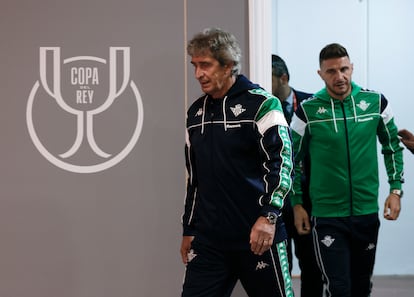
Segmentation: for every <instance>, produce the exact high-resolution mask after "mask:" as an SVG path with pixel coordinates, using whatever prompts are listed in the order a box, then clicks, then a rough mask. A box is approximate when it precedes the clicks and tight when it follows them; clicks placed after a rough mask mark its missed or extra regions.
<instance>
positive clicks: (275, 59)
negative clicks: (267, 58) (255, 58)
mask: <svg viewBox="0 0 414 297" xmlns="http://www.w3.org/2000/svg"><path fill="white" fill-rule="evenodd" d="M283 74H286V75H287V78H288V81H289V70H288V68H287V66H286V63H285V61H283V59H282V58H281V57H279V56H278V55H272V75H274V76H276V77H281V76H282V75H283Z"/></svg>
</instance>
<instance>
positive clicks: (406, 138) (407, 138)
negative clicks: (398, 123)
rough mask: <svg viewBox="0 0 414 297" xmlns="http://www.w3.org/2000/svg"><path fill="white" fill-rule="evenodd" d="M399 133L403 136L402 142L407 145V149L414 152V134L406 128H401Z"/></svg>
mask: <svg viewBox="0 0 414 297" xmlns="http://www.w3.org/2000/svg"><path fill="white" fill-rule="evenodd" d="M398 135H399V136H400V137H401V138H400V140H401V142H402V143H403V144H404V145H405V147H406V148H407V149H409V150H410V152H412V153H413V154H414V135H413V133H411V132H410V131H408V130H406V129H401V130H400V131H398Z"/></svg>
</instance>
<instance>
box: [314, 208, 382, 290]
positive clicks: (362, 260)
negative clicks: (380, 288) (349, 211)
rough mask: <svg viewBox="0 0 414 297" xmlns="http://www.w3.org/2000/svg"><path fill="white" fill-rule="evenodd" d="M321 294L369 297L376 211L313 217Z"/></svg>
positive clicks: (375, 232)
mask: <svg viewBox="0 0 414 297" xmlns="http://www.w3.org/2000/svg"><path fill="white" fill-rule="evenodd" d="M312 222H313V229H312V232H313V239H314V247H315V251H316V254H317V261H318V265H319V266H320V269H321V271H322V275H323V281H324V288H323V296H326V297H368V296H370V294H371V289H372V273H373V270H374V263H375V253H376V249H377V240H378V231H379V226H380V221H379V218H378V214H377V213H375V214H370V215H362V216H351V217H343V218H322V217H312Z"/></svg>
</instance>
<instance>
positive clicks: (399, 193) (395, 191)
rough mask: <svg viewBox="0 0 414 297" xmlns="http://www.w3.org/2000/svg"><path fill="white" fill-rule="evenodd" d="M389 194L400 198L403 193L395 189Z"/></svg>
mask: <svg viewBox="0 0 414 297" xmlns="http://www.w3.org/2000/svg"><path fill="white" fill-rule="evenodd" d="M391 193H393V194H396V195H398V196H400V197H402V195H403V191H401V190H397V189H394V190H392V191H391Z"/></svg>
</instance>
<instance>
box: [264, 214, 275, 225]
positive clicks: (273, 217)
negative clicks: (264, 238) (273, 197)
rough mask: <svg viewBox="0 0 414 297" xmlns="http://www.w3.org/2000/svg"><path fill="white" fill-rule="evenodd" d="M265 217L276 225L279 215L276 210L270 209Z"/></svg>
mask: <svg viewBox="0 0 414 297" xmlns="http://www.w3.org/2000/svg"><path fill="white" fill-rule="evenodd" d="M264 217H265V218H266V219H267V221H268V222H269V223H270V224H272V225H276V221H277V215H276V214H275V213H274V212H271V211H269V212H268V213H267V214H266V215H264Z"/></svg>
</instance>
